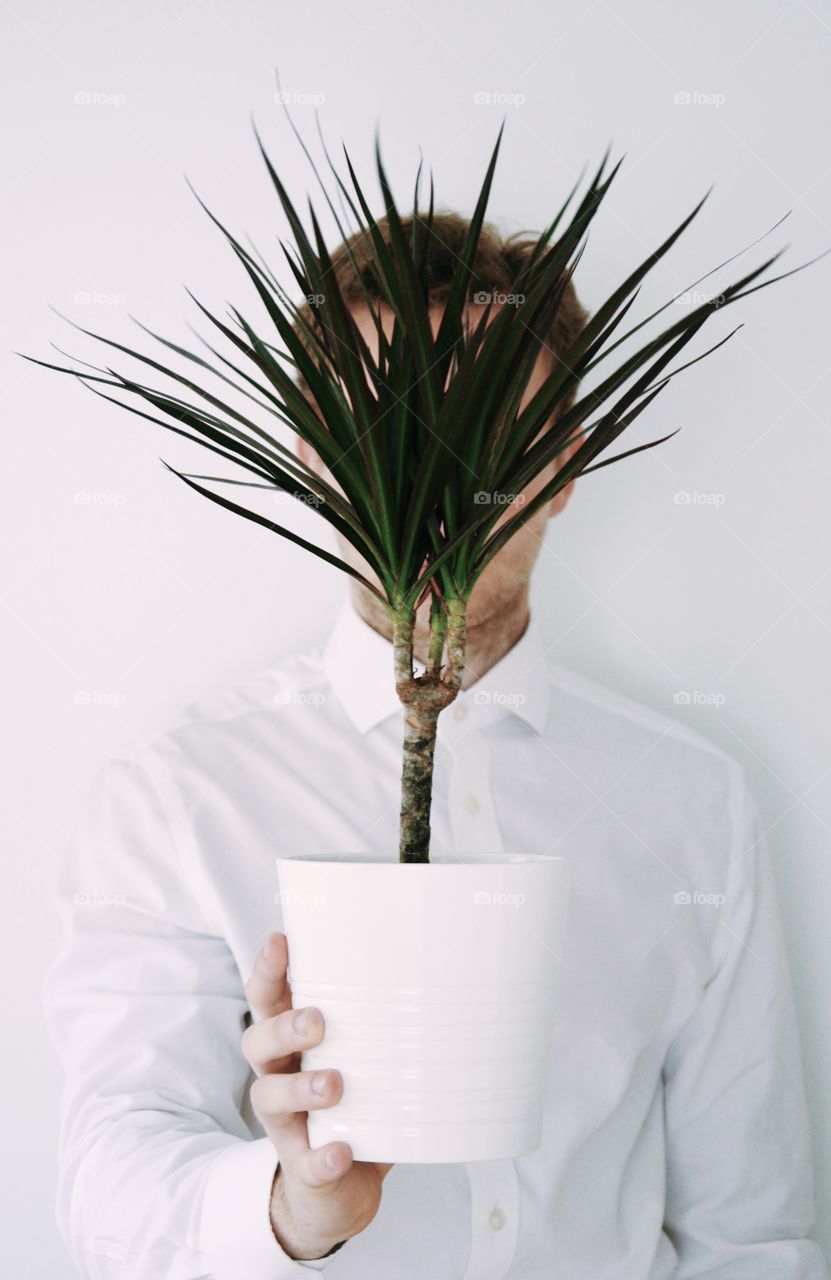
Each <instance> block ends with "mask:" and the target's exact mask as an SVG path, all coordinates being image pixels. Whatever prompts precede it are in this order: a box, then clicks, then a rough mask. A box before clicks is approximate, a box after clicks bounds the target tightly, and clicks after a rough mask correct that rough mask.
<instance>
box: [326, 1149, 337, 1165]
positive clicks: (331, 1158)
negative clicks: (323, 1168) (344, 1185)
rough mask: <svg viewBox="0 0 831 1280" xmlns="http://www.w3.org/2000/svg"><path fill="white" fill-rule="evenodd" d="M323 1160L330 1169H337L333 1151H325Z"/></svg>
mask: <svg viewBox="0 0 831 1280" xmlns="http://www.w3.org/2000/svg"><path fill="white" fill-rule="evenodd" d="M325 1159H326V1163H327V1164H328V1166H329V1168H330V1169H337V1167H338V1157H337V1153H336V1152H335V1151H327V1152H326V1157H325Z"/></svg>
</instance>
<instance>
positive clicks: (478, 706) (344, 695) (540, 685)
mask: <svg viewBox="0 0 831 1280" xmlns="http://www.w3.org/2000/svg"><path fill="white" fill-rule="evenodd" d="M323 667H324V671H325V672H326V675H327V677H328V679H329V682H330V684H331V685H332V687H333V689H334V691H335V693H336V695H337V697H338V699H339V701H340V703H341V705H342V706H343V708H344V710H345V711H346V713H347V715H348V716H349V718H350V720H351V721H352V722H353V724H354V725H355V726H356V728H357V729H359V730H360V732H361V733H367V732H368V731H369V730H370V729H372V728H374V727H375V725H377V724H380V723H381V722H382V721H383V720H386V719H387V718H388V717H389V716H392V715H395V714H397V713H400V711H401V703H400V702H399V700H398V694H397V693H396V692H395V675H394V671H393V661H392V644H391V642H390V641H389V640H385V639H384V637H383V636H381V635H379V634H378V632H377V631H374V630H373V629H372V627H370V626H369V625H368V624H367V623H366V622H364V620H363V619H362V618H361V617H360V616H359V614H358V613H357V612H356V610H355V607H354V605H353V604H352V602H351V599H349V598H348V597H347V599H346V600H345V601H344V603H343V605H342V607H341V610H340V612H339V614H338V616H337V619H336V621H335V625H334V627H333V628H332V631H331V633H330V636H329V639H328V641H327V643H326V645H325V647H324V650H323ZM422 669H423V668H422V667H421V666H420V665H418V664H416V671H417V672H420V671H421V670H422ZM549 697H550V686H549V678H548V667H547V664H546V657H545V648H544V645H543V640H542V635H541V633H540V629H539V626H538V625H537V623H536V622H535V620H534V617H533V616H532V617H531V619H530V621H529V623H528V626H527V627H526V629H525V631H524V633H523V635H522V636H521V637H520V639H519V640H518V641H517V642H516V644H515V645H514V646H513V648H512V649H509V650H508V652H507V653H506V654H505V655H504V656H503V657H502V658H500V660H499V662H497V663H496V664H495V666H493V667H491V669H490V671H488V672H487V674H486V675H484V676H483V677H482V678H481V680H477V681H476V683H475V684H473V685H471V687H470V688H469V689H465V690H463V691H462V692H461V693H460V694H459V695H458V697H457V699H456V702H457V703H459V704H460V705H464V706H467V708H468V709H474V708H475V710H476V713H477V715H479V716H480V717H481V718H482V719H488V718H490V719H496V718H499V717H501V716H502V715H508V714H513V715H516V716H518V717H519V718H520V719H521V720H523V721H525V723H526V724H528V725H530V727H531V728H532V729H534V730H536V732H537V733H541V732H542V730H543V729H544V728H545V724H546V721H547V719H548V704H549Z"/></svg>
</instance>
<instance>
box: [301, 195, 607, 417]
mask: <svg viewBox="0 0 831 1280" xmlns="http://www.w3.org/2000/svg"><path fill="white" fill-rule="evenodd" d="M401 221H402V226H403V227H404V231H405V233H407V234H409V229H410V225H411V222H412V219H411V218H402V220H401ZM378 225H379V227H380V228H381V231H382V232H384V231H385V230H386V226H387V224H386V220H385V219H381V220H379V223H378ZM469 227H470V221H469V219H467V218H464V217H462V215H461V214H459V213H453V212H449V211H448V212H437V213H434V215H433V224H432V240H431V244H430V252H429V253H428V255H427V274H428V281H429V289H430V300H431V302H434V303H436V304H437V305H440V304H441V303H442V302H445V301H446V300H447V296H448V293H449V291H450V285H451V282H452V280H453V277H454V275H455V272H456V269H457V267H458V264H459V261H460V259H461V255H462V252H463V248H464V244H465V240H466V238H467V233H468V229H469ZM384 238H385V241H386V242H387V243H389V238H388V235H385V236H384ZM536 242H537V237H536V236H533V237H531V236H529V233H527V232H515V233H514V234H513V235H510V236H508V237H503V236H502V235H501V234H500V232H499V231H498V230H497V229H496V227H494V226H493V224H492V223H489V222H486V223H484V225H483V226H482V230H481V233H480V236H479V242H478V245H477V247H476V254H475V256H474V259H473V265H472V278H471V284H470V290H469V295H470V298H471V300H472V301H474V302H475V301H476V294H477V293H479V292H484V293H494V292H500V293H502V292H508V291H509V290H510V289H511V286H512V285H513V283H514V281H515V280H516V278H517V276H518V274H519V271H520V269H521V268H522V266H523V264H524V262H525V260H526V258H527V256H528V254H529V253H530V252H531V250H532V249H533V247H534V245H535V244H536ZM350 258H351V260H350ZM372 264H373V250H372V244H371V241H370V239H369V236H368V235H367V234H366V232H362V231H359V232H356V233H355V234H354V235H352V236H349V238H348V239H347V240H345V241H344V242H343V243H342V244H341V245H339V246H338V248H337V249H335V250H334V252H333V253H332V267H333V272H334V275H335V278H336V280H337V283H338V285H339V287H340V291H341V293H342V295H343V298H344V301H345V302H346V303H347V305H348V306H350V307H358V306H365V305H366V295H365V292H364V291H366V294H369V296H370V297H371V298H380V297H381V291H380V289H379V288H378V284H377V282H376V280H375V276H374V273H373V265H372ZM362 286H363V287H362ZM300 315H301V316H302V318H303V320H304V321H305V322H306V323H307V324H313V322H312V308H311V306H310V304H309V303H308V302H304V303H303V304H302V306H301V307H300ZM587 320H588V312H587V311H585V310H584V308H583V307H582V305H581V303H580V301H579V299H578V297H577V294H576V292H575V289H574V285H573V283H572V282H571V280H569V281H568V283H567V284H566V287H565V290H564V293H563V298H562V301H561V303H560V305H559V307H558V308H557V313H556V315H555V316H554V319H553V321H552V323H551V326H550V328H549V331H548V335H547V337H546V340H545V341H546V346H547V347H548V349H549V353H550V355H551V358H552V360H554V359H561V358H562V356H563V355H564V354H565V353H566V352H567V351H568V349H569V347H570V346H571V344H572V343H573V342H574V340H575V339H576V338H577V337H578V335H579V334H580V332H581V330H582V329H583V327H584V326H585V324H586V321H587ZM294 327H295V331H296V332H297V333H298V334H299V335H300V336H301V337H302V330H301V326H300V325H299V324H295V326H294ZM297 382H298V385H299V386H300V388H301V390H303V391H305V392H307V393H308V391H309V387H308V384H307V383H306V381H305V379H304V378H303V377H302V375H298V377H297ZM576 395H577V388H576V387H575V388H574V389H573V390H572V391H571V393H570V394H569V396H568V397H567V398H566V399H565V400H564V401H563V402H561V407H560V409H559V410H558V412H563V410H565V409H568V408H570V406H571V405H572V404H573V403H574V400H575V398H576Z"/></svg>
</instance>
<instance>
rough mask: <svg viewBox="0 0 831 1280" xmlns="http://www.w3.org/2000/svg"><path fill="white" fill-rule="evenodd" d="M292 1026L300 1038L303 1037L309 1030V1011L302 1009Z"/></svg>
mask: <svg viewBox="0 0 831 1280" xmlns="http://www.w3.org/2000/svg"><path fill="white" fill-rule="evenodd" d="M291 1025H292V1027H293V1028H294V1030H295V1031H296V1032H297V1034H298V1035H299V1036H303V1035H305V1034H306V1032H307V1031H308V1029H309V1011H308V1009H301V1010H300V1011H299V1013H296V1014H295V1015H294V1017H293V1018H292V1021H291Z"/></svg>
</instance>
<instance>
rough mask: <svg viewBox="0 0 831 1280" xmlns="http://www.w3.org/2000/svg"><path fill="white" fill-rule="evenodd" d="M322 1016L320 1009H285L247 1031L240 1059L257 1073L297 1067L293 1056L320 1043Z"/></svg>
mask: <svg viewBox="0 0 831 1280" xmlns="http://www.w3.org/2000/svg"><path fill="white" fill-rule="evenodd" d="M323 1031H324V1022H323V1014H322V1013H321V1012H320V1010H319V1009H286V1010H285V1011H284V1012H283V1013H278V1014H277V1015H276V1016H275V1017H273V1018H265V1019H264V1020H263V1021H262V1022H255V1023H253V1024H252V1025H251V1026H250V1027H246V1029H245V1031H244V1032H243V1035H242V1052H243V1056H244V1057H245V1058H246V1060H247V1061H248V1062H249V1063H250V1065H251V1066H252V1067H253V1068H254V1070H255V1071H256V1072H257V1075H265V1074H266V1073H269V1072H275V1071H288V1070H293V1069H294V1068H295V1067H296V1065H297V1064H296V1060H295V1058H296V1055H297V1054H298V1053H300V1052H301V1051H302V1050H303V1049H311V1048H313V1047H314V1045H316V1044H320V1042H321V1040H322V1039H323Z"/></svg>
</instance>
